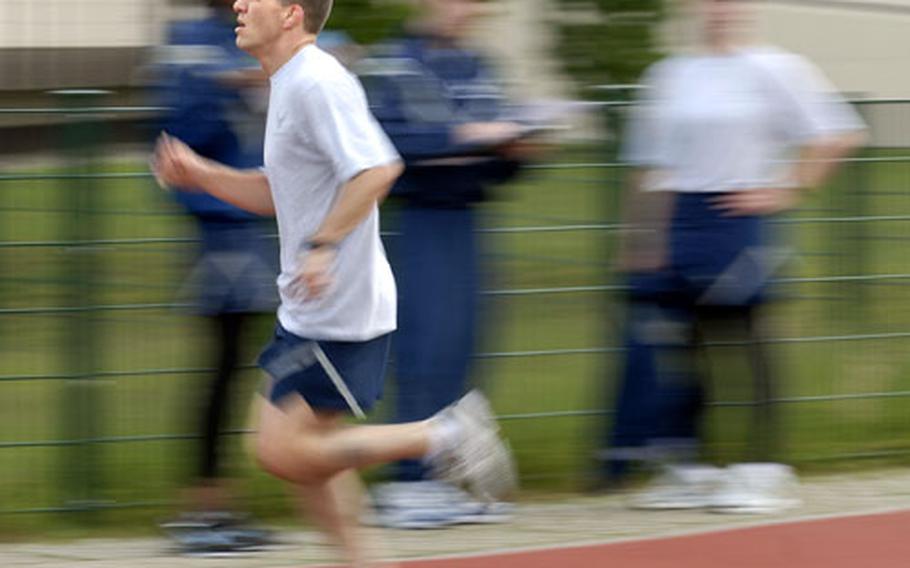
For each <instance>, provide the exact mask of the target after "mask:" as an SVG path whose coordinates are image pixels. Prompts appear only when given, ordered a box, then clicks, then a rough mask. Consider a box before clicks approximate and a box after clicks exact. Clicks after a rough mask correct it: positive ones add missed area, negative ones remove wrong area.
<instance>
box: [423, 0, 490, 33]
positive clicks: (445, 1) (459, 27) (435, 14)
mask: <svg viewBox="0 0 910 568" xmlns="http://www.w3.org/2000/svg"><path fill="white" fill-rule="evenodd" d="M426 3H427V8H428V9H429V12H430V16H431V18H432V20H433V21H434V22H435V25H436V27H437V30H436V32H437V33H439V34H441V35H443V36H445V37H449V38H452V39H456V38H459V37H463V36H464V35H465V34H466V33H467V32H468V30H469V29H470V25H471V22H473V21H474V19H475V18H476V17H477V16H478V15H479V14H480V12H481V10H482V3H481V2H478V0H426Z"/></svg>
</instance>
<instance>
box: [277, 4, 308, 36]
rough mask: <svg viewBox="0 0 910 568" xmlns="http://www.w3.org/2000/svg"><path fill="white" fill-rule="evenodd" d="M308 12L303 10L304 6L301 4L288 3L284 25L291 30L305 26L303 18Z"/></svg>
mask: <svg viewBox="0 0 910 568" xmlns="http://www.w3.org/2000/svg"><path fill="white" fill-rule="evenodd" d="M305 15H306V14H305V13H304V11H303V6H301V5H300V4H294V3H292V4H290V5H288V11H287V13H286V14H285V17H284V25H283V26H282V27H283V28H284V29H286V30H290V29H293V28H296V27H300V28H302V27H303V20H304V16H305Z"/></svg>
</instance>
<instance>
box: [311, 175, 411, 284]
mask: <svg viewBox="0 0 910 568" xmlns="http://www.w3.org/2000/svg"><path fill="white" fill-rule="evenodd" d="M403 171H404V167H403V166H402V165H401V163H400V162H394V163H391V164H386V165H384V166H377V167H375V168H370V169H368V170H364V171H362V172H360V173H359V174H357V175H356V176H354V177H353V178H351V180H349V181H348V182H347V183H346V184H345V185H344V186H343V187H342V188H341V191H340V192H339V195H338V199H337V200H336V201H335V205H334V206H333V207H332V209H331V211H329V214H328V215H327V216H326V218H325V220H324V221H323V222H322V225H321V226H320V227H319V229H318V230H317V231H316V232H315V233H314V234H313V235H311V236H310V238H309V243H310V247H311V248H310V249H309V250H306V251H304V252H303V254H305V256H304V258H303V262H302V263H301V269H300V273H299V274H298V276H297V278H296V284H297V285H301V286H303V287H304V288H305V290H306V294H307V296H308V297H310V298H315V297H319V296H321V295H322V294H323V293H324V292H325V291H326V289H327V288H328V287H329V285H331V283H332V276H331V271H332V265H333V263H334V262H335V252H336V248H337V247H338V245H339V243H341V241H342V240H343V239H344V238H345V237H346V236H348V234H349V233H350V232H351V231H353V230H354V229H355V228H356V227H357V226H358V225H360V223H362V222H363V220H364V219H366V217H367V216H368V215H369V214H370V212H371V211H373V208H374V207H375V206H376V205H377V204H378V203H380V202H381V201H382V200H383V199H384V198H385V196H386V195H387V194H388V192H389V189H391V187H392V184H393V183H395V180H396V179H398V176H400V175H401V173H402V172H403Z"/></svg>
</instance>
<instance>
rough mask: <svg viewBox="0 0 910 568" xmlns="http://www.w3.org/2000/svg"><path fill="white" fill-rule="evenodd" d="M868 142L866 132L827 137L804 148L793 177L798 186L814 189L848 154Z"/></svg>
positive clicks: (828, 176) (826, 178)
mask: <svg viewBox="0 0 910 568" xmlns="http://www.w3.org/2000/svg"><path fill="white" fill-rule="evenodd" d="M865 142H866V133H865V132H853V133H850V134H842V135H839V136H834V137H831V138H827V139H825V140H823V141H821V142H819V143H815V144H810V145H808V146H806V147H804V148H803V149H802V152H801V153H800V159H799V162H797V164H796V165H795V166H794V168H793V174H792V177H793V179H794V180H795V182H796V185H797V186H798V187H804V188H808V189H814V188H817V187H818V186H820V185H821V184H823V183H825V181H827V180H828V178H830V177H831V175H832V174H833V173H834V171H835V170H836V169H837V167H838V166H839V165H840V163H841V160H843V159H844V158H845V157H847V155H849V154H850V153H851V152H853V151H854V150H855V149H857V148H858V147H860V146H862V145H863V144H864V143H865Z"/></svg>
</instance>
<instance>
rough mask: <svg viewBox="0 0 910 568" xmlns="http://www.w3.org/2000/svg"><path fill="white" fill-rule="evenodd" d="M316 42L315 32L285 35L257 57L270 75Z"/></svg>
mask: <svg viewBox="0 0 910 568" xmlns="http://www.w3.org/2000/svg"><path fill="white" fill-rule="evenodd" d="M315 43H316V36H315V35H313V34H295V35H293V36H290V35H289V36H283V37H282V38H280V39H279V40H278V41H276V42H275V43H274V44H272V46H270V49H269V50H267V51H264V52H263V53H261V54H257V56H256V59H258V60H259V63H260V64H261V65H262V68H263V69H264V70H265V72H266V73H267V74H268V76H269V77H271V76H272V75H274V74H275V72H276V71H278V70H279V69H281V67H282V66H283V65H284V64H285V63H287V62H288V61H290V60H291V58H293V57H294V56H295V55H297V53H299V52H300V50H302V49H303V48H305V47H306V46H308V45H313V44H315Z"/></svg>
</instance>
